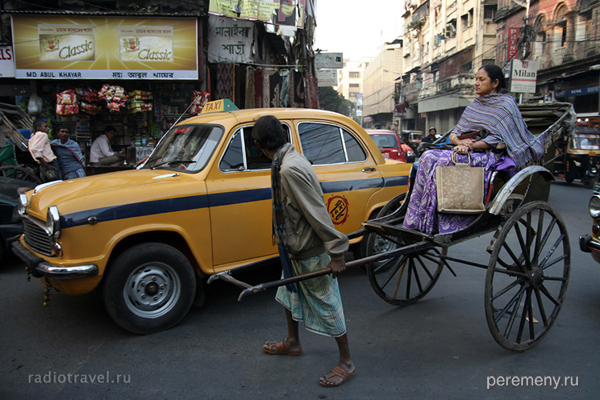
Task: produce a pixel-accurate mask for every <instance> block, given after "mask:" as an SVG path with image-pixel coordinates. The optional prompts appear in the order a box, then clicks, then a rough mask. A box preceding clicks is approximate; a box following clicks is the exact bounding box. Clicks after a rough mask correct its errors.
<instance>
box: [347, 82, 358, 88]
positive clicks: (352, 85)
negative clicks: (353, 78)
mask: <svg viewBox="0 0 600 400" xmlns="http://www.w3.org/2000/svg"><path fill="white" fill-rule="evenodd" d="M348 87H351V88H358V87H360V84H358V83H350V84H349V85H348Z"/></svg>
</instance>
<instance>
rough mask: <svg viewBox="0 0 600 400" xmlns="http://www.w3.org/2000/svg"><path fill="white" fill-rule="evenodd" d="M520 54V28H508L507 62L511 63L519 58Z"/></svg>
mask: <svg viewBox="0 0 600 400" xmlns="http://www.w3.org/2000/svg"><path fill="white" fill-rule="evenodd" d="M518 52H519V28H508V49H507V54H508V57H507V60H506V61H510V60H512V59H514V58H517V54H518Z"/></svg>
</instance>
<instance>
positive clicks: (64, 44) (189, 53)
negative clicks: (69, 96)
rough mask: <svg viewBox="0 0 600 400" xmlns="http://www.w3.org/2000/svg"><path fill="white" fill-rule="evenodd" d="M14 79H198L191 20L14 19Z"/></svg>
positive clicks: (194, 28) (195, 30)
mask: <svg viewBox="0 0 600 400" xmlns="http://www.w3.org/2000/svg"><path fill="white" fill-rule="evenodd" d="M12 29H13V40H14V59H15V68H16V78H21V79H163V80H164V79H167V80H168V79H194V80H195V79H198V23H197V20H196V19H195V18H176V19H175V18H136V17H125V18H123V17H85V16H44V15H26V16H25V15H13V16H12Z"/></svg>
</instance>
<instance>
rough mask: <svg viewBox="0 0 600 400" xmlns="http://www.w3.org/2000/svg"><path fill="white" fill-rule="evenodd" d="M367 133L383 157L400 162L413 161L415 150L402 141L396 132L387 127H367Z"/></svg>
mask: <svg viewBox="0 0 600 400" xmlns="http://www.w3.org/2000/svg"><path fill="white" fill-rule="evenodd" d="M367 133H368V134H369V136H371V138H372V139H373V141H374V142H375V144H376V145H377V147H379V150H381V154H383V156H384V157H385V158H391V159H393V160H398V161H402V162H414V161H415V152H414V151H413V149H412V148H411V147H410V146H409V145H407V144H406V143H404V141H403V140H402V138H400V137H399V136H398V135H397V134H396V132H394V131H391V130H387V129H368V130H367Z"/></svg>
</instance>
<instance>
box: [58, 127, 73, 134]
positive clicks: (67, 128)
mask: <svg viewBox="0 0 600 400" xmlns="http://www.w3.org/2000/svg"><path fill="white" fill-rule="evenodd" d="M63 129H66V130H67V131H69V133H71V128H69V126H68V125H63V126H61V127H59V128H58V131H59V132H60V131H61V130H63Z"/></svg>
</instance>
